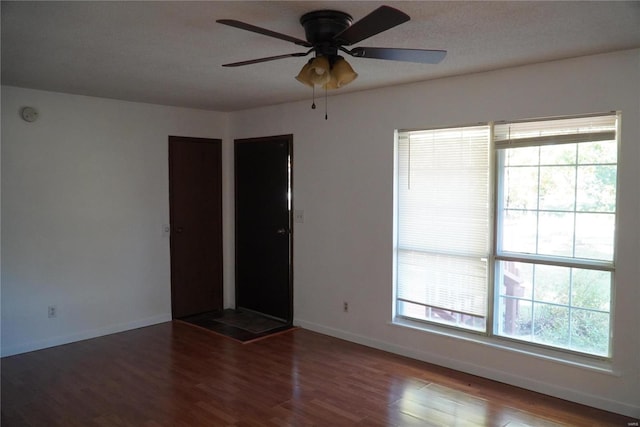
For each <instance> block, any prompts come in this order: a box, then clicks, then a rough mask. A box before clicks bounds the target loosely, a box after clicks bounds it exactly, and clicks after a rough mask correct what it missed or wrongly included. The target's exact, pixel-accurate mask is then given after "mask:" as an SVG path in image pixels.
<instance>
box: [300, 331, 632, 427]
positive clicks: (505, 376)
mask: <svg viewBox="0 0 640 427" xmlns="http://www.w3.org/2000/svg"><path fill="white" fill-rule="evenodd" d="M294 324H295V325H296V326H299V327H301V328H303V329H308V330H310V331H314V332H319V333H321V334H325V335H329V336H332V337H336V338H340V339H343V340H347V341H351V342H354V343H357V344H362V345H364V346H367V347H372V348H376V349H378V350H383V351H387V352H389V353H394V354H398V355H401V356H406V357H410V358H412V359H416V360H421V361H423V362H428V363H433V364H434V365H439V366H443V367H445V368H450V369H455V370H456V371H461V372H466V373H469V374H472V375H477V376H480V377H483V378H488V379H490V380H494V381H499V382H502V383H506V384H510V385H513V386H516V387H521V388H524V389H527V390H532V391H535V392H538V393H542V394H546V395H549V396H554V397H557V398H560V399H564V400H569V401H572V402H576V403H580V404H583V405H587V406H591V407H594V408H598V409H602V410H605V411H610V412H615V413H618V414H622V415H626V416H628V417H633V418H640V406H636V405H631V404H628V403H624V402H617V401H614V400H611V399H607V398H606V397H603V396H595V395H592V394H588V393H583V392H580V391H577V390H574V389H569V388H565V387H560V386H557V385H553V384H548V383H545V382H542V381H538V380H535V379H532V378H526V377H521V376H517V375H513V374H510V373H505V372H502V371H496V370H494V369H489V368H486V367H484V366H481V365H476V364H473V363H468V362H464V361H460V360H455V359H450V358H445V357H442V356H441V355H438V354H434V353H431V352H428V351H422V350H416V349H414V348H410V347H404V346H400V345H397V344H390V343H387V342H384V341H380V340H376V339H372V338H369V337H366V336H363V335H358V334H354V333H351V332H347V331H343V330H340V329H335V328H331V327H327V326H324V325H320V324H317V323H313V322H308V321H306V320H303V319H295V320H294Z"/></svg>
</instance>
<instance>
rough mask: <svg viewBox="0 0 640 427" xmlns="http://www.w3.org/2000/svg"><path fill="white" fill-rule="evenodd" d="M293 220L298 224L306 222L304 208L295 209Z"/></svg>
mask: <svg viewBox="0 0 640 427" xmlns="http://www.w3.org/2000/svg"><path fill="white" fill-rule="evenodd" d="M293 222H296V223H298V224H303V223H304V211H303V210H295V211H293Z"/></svg>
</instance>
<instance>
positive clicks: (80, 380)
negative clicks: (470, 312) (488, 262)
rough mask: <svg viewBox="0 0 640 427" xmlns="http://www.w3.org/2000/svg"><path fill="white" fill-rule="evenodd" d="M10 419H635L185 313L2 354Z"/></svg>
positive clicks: (369, 422) (304, 336) (75, 422)
mask: <svg viewBox="0 0 640 427" xmlns="http://www.w3.org/2000/svg"><path fill="white" fill-rule="evenodd" d="M1 363H2V368H1V370H2V384H1V385H2V401H1V402H2V426H3V427H8V426H83V427H86V426H136V427H137V426H150V427H151V426H311V425H316V426H351V425H357V426H372V427H376V426H396V425H397V426H507V425H508V426H510V427H516V426H522V425H530V426H557V425H570V426H618V427H626V426H627V425H628V423H633V422H635V421H637V420H632V419H630V418H626V417H623V416H620V415H616V414H612V413H608V412H604V411H600V410H596V409H593V408H589V407H586V406H581V405H577V404H574V403H569V402H566V401H563V400H559V399H554V398H551V397H548V396H544V395H540V394H537V393H533V392H529V391H525V390H522V389H519V388H516V387H511V386H507V385H504V384H500V383H496V382H493V381H489V380H486V379H482V378H479V377H474V376H471V375H466V374H462V373H459V372H456V371H452V370H449V369H444V368H440V367H437V366H434V365H430V364H427V363H423V362H418V361H415V360H412V359H407V358H404V357H400V356H396V355H392V354H389V353H385V352H382V351H378V350H374V349H370V348H367V347H363V346H360V345H357V344H353V343H350V342H346V341H342V340H339V339H335V338H332V337H327V336H324V335H321V334H317V333H314V332H310V331H307V330H302V329H297V330H292V331H290V332H287V333H284V334H281V335H277V336H274V337H271V338H268V339H265V340H261V341H258V342H255V343H252V344H247V345H243V344H240V343H237V342H234V341H232V340H229V339H226V338H224V337H220V336H218V335H216V334H213V333H211V332H209V331H206V330H203V329H200V328H197V327H194V326H191V325H188V324H185V323H180V322H168V323H163V324H160V325H155V326H150V327H147V328H142V329H137V330H133V331H128V332H123V333H120V334H114V335H109V336H106V337H101V338H96V339H92V340H87V341H82V342H77V343H73V344H68V345H64V346H60V347H55V348H50V349H45V350H40V351H35V352H31V353H26V354H22V355H16V356H11V357H6V358H3V359H2V361H1Z"/></svg>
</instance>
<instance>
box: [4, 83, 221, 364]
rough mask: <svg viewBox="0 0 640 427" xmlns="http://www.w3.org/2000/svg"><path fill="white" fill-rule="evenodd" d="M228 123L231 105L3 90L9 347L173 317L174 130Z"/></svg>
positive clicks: (214, 130)
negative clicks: (168, 227)
mask: <svg viewBox="0 0 640 427" xmlns="http://www.w3.org/2000/svg"><path fill="white" fill-rule="evenodd" d="M23 106H32V107H35V108H36V109H38V111H39V112H40V117H39V119H38V120H37V121H36V122H34V123H27V122H25V121H23V120H22V119H21V118H20V116H19V111H20V108H21V107H23ZM227 129H228V115H227V114H224V113H215V112H206V111H198V110H190V109H181V108H173V107H163V106H155V105H147V104H139V103H131V102H122V101H114V100H108V99H100V98H91V97H84V96H74V95H66V94H60V93H53V92H43V91H36V90H28V89H20V88H14V87H3V88H2V256H3V259H2V355H3V356H6V355H10V354H14V353H20V352H24V351H30V350H34V349H38V348H43V347H48V346H51V345H57V344H62V343H66V342H71V341H76V340H79V339H84V338H90V337H94V336H99V335H104V334H107V333H112V332H118V331H121V330H126V329H131V328H135V327H139V326H145V325H149V324H154V323H158V322H163V321H167V320H170V319H171V297H170V268H169V238H168V237H166V236H163V233H162V226H163V224H168V223H169V196H168V135H179V136H193V137H210V138H222V139H227V136H226V132H227ZM229 148H230V145H229V144H228V143H225V144H223V150H224V156H225V158H228V157H229V153H230V150H229ZM227 178H228V177H227V176H225V180H224V185H225V188H226V187H227V186H228V179H227ZM227 191H228V190H227ZM228 251H229V244H228V243H227V244H226V245H225V252H227V253H228ZM232 270H233V268H229V267H228V266H225V273H226V275H227V276H228V274H229V272H230V271H232ZM229 280H230V278H229V277H226V281H227V282H229ZM225 302H226V303H227V304H228V305H229V301H225ZM231 303H232V301H231ZM49 305H55V306H56V307H57V310H58V313H57V317H56V318H55V319H49V318H48V317H47V307H48V306H49Z"/></svg>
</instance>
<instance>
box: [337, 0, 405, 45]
mask: <svg viewBox="0 0 640 427" xmlns="http://www.w3.org/2000/svg"><path fill="white" fill-rule="evenodd" d="M409 19H411V18H410V17H409V15H407V14H406V13H404V12H401V11H399V10H398V9H394V8H392V7H389V6H380V7H379V8H377V9H376V10H374V11H373V12H371V13H370V14H368V15H367V16H365V17H364V18H362V19H361V20H359V21H357V22H356V23H354V24H352V25H351V26H350V27H348V28H347V29H345V30H344V31H342V32H340V33H338V34H336V35H335V36H334V37H333V40H335V41H337V42H339V43H340V44H342V45H346V46H349V45H352V44H355V43H358V42H360V41H362V40H364V39H367V38H369V37H371V36H375V35H376V34H378V33H381V32H383V31H387V30H388V29H391V28H393V27H395V26H396V25H400V24H402V23H403V22H407V21H408V20H409Z"/></svg>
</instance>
